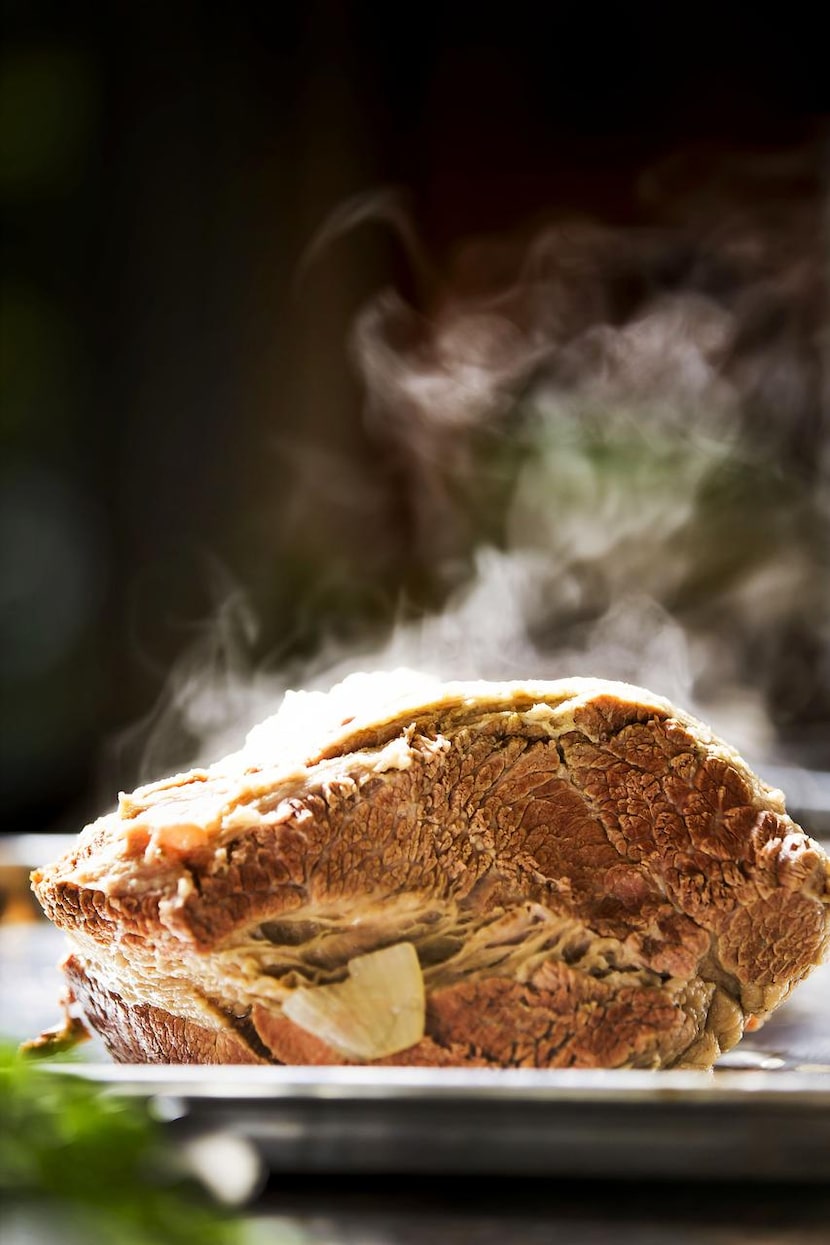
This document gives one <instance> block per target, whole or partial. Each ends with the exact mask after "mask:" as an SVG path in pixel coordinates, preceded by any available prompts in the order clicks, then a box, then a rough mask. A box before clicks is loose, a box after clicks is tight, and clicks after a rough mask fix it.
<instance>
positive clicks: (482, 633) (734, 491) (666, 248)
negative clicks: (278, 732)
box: [149, 148, 830, 772]
mask: <svg viewBox="0 0 830 1245" xmlns="http://www.w3.org/2000/svg"><path fill="white" fill-rule="evenodd" d="M690 168H691V169H692V172H690V171H689V169H690ZM695 168H696V169H697V173H694V169H695ZM701 168H703V170H704V171H703V172H701ZM684 175H685V176H686V179H687V184H686V186H685V188H684V187H683V177H684ZM695 177H697V180H695ZM678 187H680V188H679V189H678ZM643 195H644V199H646V200H647V201H648V203H649V205H650V207H649V211H650V214H651V217H652V224H651V225H650V227H649V228H648V229H641V230H638V231H623V230H614V229H610V228H606V227H603V226H600V225H597V224H593V223H586V222H576V223H574V222H565V223H563V222H558V223H556V224H555V225H552V226H551V227H549V228H548V229H546V230H544V231H542V232H541V233H539V234H538V235H537V237H536V238H534V239H533V240H532V242H531V243H530V244H529V245H528V246H522V247H519V246H517V248H516V257H515V262H513V265H512V273H511V274H510V275H509V277H508V278H505V276H504V273H505V267H506V265H505V259H504V255H505V243H504V240H500V241H499V242H498V244H497V245H496V244H488V243H482V244H479V245H478V246H477V247H469V248H467V250H466V251H465V252H464V253H463V254H461V255H460V256H459V259H458V263H457V270H456V272H455V273H454V274H450V277H449V278H448V280H447V281H445V282H444V283H442V284H441V285H440V286H438V285H433V287H432V288H433V290H434V291H435V292H434V294H433V297H432V303H431V305H427V306H422V307H419V308H418V309H415V308H413V307H410V306H407V305H406V303H405V302H404V301H403V300H402V298H401V297H400V296H399V295H397V294H395V293H392V292H385V293H383V294H381V295H380V296H379V297H378V298H377V299H376V300H374V301H373V302H372V303H371V305H369V306H368V307H367V308H366V309H365V310H364V312H363V313H362V315H361V316H360V317H359V320H358V322H357V324H356V326H355V327H354V331H353V337H352V349H353V355H354V359H355V361H356V365H357V367H358V369H359V372H360V375H361V377H362V380H363V384H364V389H365V395H366V398H365V402H366V421H367V429H368V432H369V435H370V436H371V438H372V439H373V441H374V443H375V444H376V445H377V446H380V447H382V449H383V451H384V453H385V454H386V461H387V462H389V463H392V464H394V486H390V488H391V487H394V489H395V490H396V491H397V495H396V498H395V501H396V507H397V509H398V510H400V509H401V507H402V508H403V512H404V516H405V517H404V521H403V532H404V535H403V537H402V544H401V546H400V548H401V558H402V561H403V562H404V563H405V564H406V566H407V567H412V566H415V567H418V568H420V570H421V572H422V575H423V576H424V577H426V578H427V579H428V580H429V582H430V583H431V584H432V585H433V586H434V587H435V590H436V592H437V594H438V595H439V596H440V597H441V598H442V600H443V605H442V608H440V609H437V610H431V611H427V612H425V613H424V612H420V613H419V612H418V611H415V612H414V616H413V611H411V610H410V611H409V613H408V616H407V617H406V618H405V619H404V618H401V617H396V614H395V611H396V608H397V607H396V605H395V603H394V602H393V603H392V605H391V606H390V609H389V610H388V611H387V613H386V617H385V619H381V620H380V621H381V624H382V625H381V630H382V631H384V630H385V635H383V636H382V637H381V638H380V639H378V633H377V628H376V629H375V631H374V632H373V634H372V638H371V641H369V639H368V638H367V640H366V641H365V642H364V643H362V644H361V643H355V642H354V640H351V641H350V642H349V643H347V644H346V643H343V642H337V643H335V642H331V643H329V644H326V645H324V646H323V648H322V649H321V650H320V651H318V652H317V653H316V654H315V655H314V657H313V659H311V660H309V659H307V658H306V659H304V660H303V662H302V663H294V664H289V665H288V666H284V667H283V668H282V669H281V670H280V671H279V673H276V674H274V673H270V674H269V673H265V672H263V671H262V670H259V671H256V670H254V669H251V668H250V666H249V665H246V664H245V657H244V654H245V649H246V642H245V635H244V628H243V629H242V631H241V632H240V629H239V627H238V626H236V625H232V624H231V620H232V619H233V617H234V610H233V609H231V610H230V613H228V611H227V610H226V611H225V614H224V615H223V616H222V619H221V628H222V630H221V632H218V633H216V634H218V635H219V639H220V642H217V640H216V634H214V636H213V638H212V639H211V640H210V641H209V643H208V649H209V653H208V656H209V658H210V660H208V661H206V660H205V652H204V643H203V652H202V655H201V656H198V655H197V657H196V659H195V661H194V659H193V657H191V658H190V659H189V662H188V665H187V667H186V668H182V669H180V671H179V672H178V674H177V675H176V676H175V677H174V679H173V682H172V683H171V685H170V689H169V690H168V695H167V698H166V703H165V707H164V712H163V713H162V715H161V716H162V719H163V722H164V729H163V731H162V733H161V734H158V733H156V744H155V745H154V747H153V750H152V753H151V756H150V766H149V769H150V770H151V771H155V772H158V771H159V770H161V769H163V768H165V765H166V764H167V763H168V761H169V758H168V757H165V755H164V753H165V750H166V749H167V748H168V746H169V724H170V721H171V716H172V718H173V719H175V722H176V724H177V727H176V729H178V730H179V731H181V729H182V728H183V729H184V731H185V733H186V734H187V736H189V737H190V738H192V739H194V740H198V741H199V742H200V744H201V750H202V752H203V754H205V755H207V756H209V757H212V756H216V755H218V754H220V753H221V752H222V751H227V750H230V749H232V748H234V747H235V746H237V745H238V743H239V740H240V736H241V734H242V733H244V730H246V729H247V728H249V727H250V726H251V725H253V723H254V722H255V721H256V720H257V718H259V717H261V716H264V714H265V713H267V712H269V711H272V710H273V709H274V708H275V706H276V703H277V702H278V700H279V697H280V695H281V694H282V692H283V691H284V690H285V688H286V687H289V686H298V685H303V686H306V687H311V688H325V687H327V686H328V685H330V684H331V683H332V682H334V681H336V680H337V679H339V678H341V677H343V676H345V675H347V674H348V673H350V672H351V671H353V670H355V669H367V670H371V669H394V668H396V667H400V666H408V667H414V668H417V669H426V670H429V671H431V672H433V673H435V674H437V675H440V676H442V677H446V678H481V677H485V678H499V679H503V678H511V677H516V678H521V677H534V678H556V677H560V676H563V675H567V674H574V673H581V674H589V675H596V676H601V677H608V678H617V679H624V680H628V681H631V682H635V683H639V684H642V685H645V686H647V687H650V688H652V689H653V690H654V691H656V692H658V693H660V694H662V695H665V696H668V697H669V698H671V699H674V700H676V701H677V702H679V703H681V704H682V705H684V706H685V707H687V708H690V709H692V711H695V712H697V713H698V714H699V715H700V716H702V717H705V718H707V719H708V720H709V721H711V722H712V724H713V726H714V727H715V729H716V730H718V731H719V732H720V733H722V734H724V735H725V736H727V737H728V738H729V739H730V741H731V742H733V743H734V744H735V745H736V746H738V747H739V748H740V749H741V750H742V751H744V752H745V753H746V754H747V755H748V756H749V757H750V758H751V759H753V760H755V761H756V762H763V761H779V762H780V761H782V760H784V761H786V760H788V759H789V760H792V759H797V760H799V761H801V762H803V763H805V764H812V765H818V766H821V765H822V764H824V765H826V764H827V757H826V756H822V750H823V748H824V743H823V741H824V740H826V731H827V725H828V722H830V623H828V619H830V599H828V598H830V576H828V573H827V572H828V566H827V563H828V551H830V487H828V486H829V485H830V452H829V451H828V444H829V442H828V434H827V425H826V418H825V406H826V402H827V398H828V394H829V393H830V385H829V384H828V379H827V369H826V341H827V309H826V305H825V301H824V288H825V287H824V278H825V275H826V270H827V263H826V257H827V246H826V229H825V222H824V221H823V219H822V212H823V207H822V205H823V186H822V182H821V163H820V159H819V154H818V152H817V150H816V149H815V148H809V149H806V150H804V151H802V152H800V153H798V154H797V155H793V154H792V153H790V155H789V157H788V159H786V160H774V159H772V158H770V159H769V160H767V161H763V160H758V159H755V158H753V159H748V158H746V159H743V160H742V159H740V158H738V157H736V156H732V157H730V159H729V160H728V161H725V162H724V161H721V163H720V164H718V162H717V161H714V162H710V165H709V166H708V167H706V166H705V165H704V166H701V165H700V163H699V162H698V164H697V165H695V163H694V161H692V162H689V164H687V166H686V169H685V173H684V166H683V164H682V162H677V161H676V162H675V163H674V164H673V166H672V167H671V168H670V169H669V170H668V171H664V173H663V175H662V177H661V175H660V174H659V173H653V174H650V175H649V177H648V178H647V179H644V185H643ZM380 206H381V207H382V209H383V210H382V211H379V213H376V215H380V216H381V217H383V218H384V219H389V217H390V212H391V211H392V209H391V207H390V201H389V200H388V199H383V200H382V201H381V204H380ZM370 208H371V204H367V203H358V204H351V205H349V210H348V212H347V213H345V216H344V215H343V213H341V217H342V219H341V218H338V219H337V220H336V221H335V222H334V224H333V225H332V229H333V230H334V232H335V233H337V232H339V231H340V230H341V229H342V227H343V226H344V224H346V225H354V224H355V223H360V222H364V221H365V220H367V219H369V218H370V216H371V215H372V213H371V211H370ZM407 228H409V226H407ZM329 232H331V230H330V231H329ZM325 240H326V239H324V241H325ZM318 249H319V248H318ZM314 253H315V254H316V253H317V252H316V251H315V252H314ZM494 256H495V257H496V258H495V259H494ZM496 260H497V261H498V262H496ZM507 266H508V267H509V265H507ZM496 269H497V270H498V273H499V278H498V280H496V279H494V280H492V281H490V280H488V273H489V272H490V271H492V270H496ZM471 274H472V275H471ZM345 467H346V469H347V470H348V468H349V464H345ZM334 474H336V472H335V473H334ZM381 487H385V483H384V482H381ZM294 504H295V506H299V507H300V510H302V505H303V504H304V503H303V499H302V497H301V496H300V495H299V494H298V495H297V496H296V497H295V498H294ZM314 504H315V505H319V504H324V503H323V502H321V499H320V495H319V492H318V493H317V494H316V495H315V498H314ZM390 522H392V520H391V519H390ZM404 578H405V577H402V580H403V579H404ZM376 621H377V620H376ZM165 741H167V742H165Z"/></svg>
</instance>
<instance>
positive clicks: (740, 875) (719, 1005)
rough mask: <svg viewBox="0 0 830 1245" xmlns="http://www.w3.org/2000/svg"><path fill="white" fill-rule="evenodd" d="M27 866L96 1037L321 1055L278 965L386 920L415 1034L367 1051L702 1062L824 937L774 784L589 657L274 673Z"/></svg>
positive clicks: (366, 944) (345, 948) (313, 965)
mask: <svg viewBox="0 0 830 1245" xmlns="http://www.w3.org/2000/svg"><path fill="white" fill-rule="evenodd" d="M34 884H35V890H36V892H37V894H38V897H39V899H40V901H41V903H42V904H43V906H44V909H45V910H46V912H47V914H48V915H49V916H50V918H51V919H52V920H53V921H54V922H55V923H56V924H57V925H59V926H60V927H61V928H63V929H64V930H66V931H67V933H68V934H69V937H70V942H71V944H72V952H71V955H70V957H69V958H68V960H67V962H66V965H65V971H66V974H67V978H68V981H69V985H70V991H71V997H72V998H73V999H74V1001H75V1003H76V1004H77V1005H78V1006H79V1007H80V1008H81V1010H82V1011H83V1013H84V1015H85V1016H86V1018H87V1020H88V1021H89V1023H90V1024H91V1025H92V1026H93V1027H94V1028H95V1029H96V1030H98V1032H100V1033H101V1034H102V1035H103V1037H104V1039H105V1041H106V1043H107V1045H108V1047H109V1049H110V1050H111V1052H112V1053H113V1055H114V1056H115V1057H116V1058H118V1059H123V1060H151V1061H171V1062H183V1061H186V1062H190V1061H194V1062H258V1061H261V1062H280V1063H343V1062H348V1061H349V1058H348V1056H346V1055H344V1051H343V1048H339V1047H338V1046H337V1045H336V1043H335V1044H334V1045H332V1044H331V1043H329V1042H327V1041H324V1040H323V1039H322V1038H321V1036H320V1030H315V1029H314V1027H313V1026H311V1027H310V1028H309V1027H308V1026H304V1025H303V1024H300V1023H296V1022H295V1019H292V1018H291V1016H290V1015H289V1014H288V1013H289V1012H291V1015H292V1016H295V1017H296V1015H297V1014H298V1012H297V1010H296V1007H294V1006H293V1004H296V1002H297V999H298V998H299V997H300V996H299V994H298V992H304V993H303V995H302V997H303V998H305V999H310V1000H311V1003H312V1004H314V1003H315V1001H318V1000H319V999H320V997H321V995H320V994H319V993H315V992H319V991H323V992H324V993H326V992H327V993H328V994H331V990H330V989H329V988H330V987H332V986H335V987H336V986H338V985H339V986H340V987H341V990H342V988H343V983H344V982H347V981H348V980H349V974H350V973H353V972H355V965H360V964H362V963H364V962H366V961H364V960H363V959H361V957H367V956H368V957H370V958H371V956H372V953H374V952H376V951H377V950H378V949H379V948H385V947H392V946H395V945H398V944H401V943H406V944H410V945H411V946H412V947H414V949H415V952H416V953H417V963H418V964H419V965H420V974H421V975H422V977H423V986H424V988H425V991H426V1004H425V1020H424V1027H423V1037H421V1038H420V1040H418V1041H416V1042H414V1044H412V1045H410V1046H408V1047H407V1048H406V1049H402V1050H397V1051H395V1052H394V1053H392V1054H390V1055H383V1056H379V1057H378V1058H376V1059H372V1060H370V1061H371V1062H378V1063H393V1064H429V1065H433V1064H473V1065H480V1066H487V1065H496V1066H505V1067H507V1066H539V1067H571V1066H573V1067H596V1066H602V1067H624V1066H631V1067H661V1066H663V1067H666V1066H702V1067H708V1066H710V1065H711V1063H712V1062H713V1061H714V1060H715V1059H716V1058H717V1056H718V1055H719V1053H720V1052H721V1051H723V1050H726V1049H728V1048H729V1047H731V1046H733V1045H734V1044H735V1042H737V1041H738V1040H739V1039H740V1037H741V1035H742V1033H743V1031H744V1029H745V1028H746V1027H747V1025H751V1026H752V1027H757V1025H758V1024H759V1023H761V1022H762V1021H763V1019H764V1018H765V1017H766V1015H768V1014H769V1012H770V1011H771V1010H772V1009H773V1008H774V1007H775V1006H776V1005H777V1004H778V1003H779V1002H781V1001H782V1000H783V999H784V998H785V997H786V996H787V994H788V993H789V992H790V990H791V989H792V987H793V986H794V985H795V984H796V983H797V982H798V981H799V980H800V979H801V978H802V977H804V976H805V975H806V974H807V973H808V972H809V971H810V969H811V968H813V967H814V966H815V965H816V964H817V963H818V962H819V961H820V960H821V959H822V957H823V955H824V953H825V951H826V948H827V944H828V937H829V936H830V863H828V860H827V858H826V857H825V856H824V855H823V853H822V851H821V849H820V848H819V847H818V845H817V844H816V843H814V842H813V841H812V840H810V839H809V838H808V837H807V836H806V835H805V834H804V833H803V832H802V831H801V830H800V829H799V827H797V826H796V825H795V824H794V823H793V822H792V821H791V820H790V818H789V817H788V816H787V815H786V812H785V811H784V806H783V801H782V797H781V794H780V792H776V791H773V790H770V789H769V788H767V787H766V786H764V784H762V783H761V782H760V781H759V780H758V779H757V778H756V777H755V776H754V775H753V774H752V773H751V771H750V770H749V769H748V768H747V767H746V765H745V764H744V763H743V761H742V760H741V759H740V758H739V757H738V756H737V754H736V753H735V752H734V751H733V750H732V749H730V748H729V747H728V746H727V745H725V744H723V743H722V742H720V741H719V740H717V739H714V738H713V737H712V736H711V735H710V733H709V732H708V730H707V729H706V728H705V727H704V726H702V725H701V724H700V723H699V722H696V721H695V720H694V719H692V718H690V717H688V716H687V715H686V714H684V713H682V712H680V711H678V710H677V709H674V708H673V707H672V706H671V705H669V704H668V703H667V702H665V701H663V700H661V699H660V698H658V697H654V696H652V695H651V694H650V693H648V692H644V691H642V690H641V689H637V688H632V687H628V686H626V685H623V684H611V683H601V682H599V681H595V680H579V679H571V680H568V681H565V682H561V683H538V684H485V683H475V684H448V685H441V684H438V683H434V682H432V681H428V682H426V683H424V682H419V683H417V684H416V685H413V686H405V687H404V688H403V689H401V688H400V687H399V686H398V685H397V684H395V683H391V684H390V683H389V682H388V681H386V680H385V679H384V677H383V676H378V677H376V678H374V679H371V678H368V679H365V680H364V681H363V682H361V681H360V680H357V681H355V680H347V681H346V683H345V684H343V685H341V687H340V688H338V689H335V690H334V691H333V692H332V693H331V694H330V695H329V696H328V697H323V696H320V695H319V694H311V695H309V696H302V695H301V696H296V697H294V698H293V699H291V698H289V699H287V700H286V704H285V706H284V708H283V710H282V711H281V713H280V715H278V717H277V718H276V719H275V720H273V721H272V722H271V723H269V724H266V725H264V726H263V727H261V728H258V730H257V731H256V732H254V733H253V734H252V736H251V737H250V739H249V742H248V744H247V745H246V748H245V749H243V751H242V752H240V753H237V754H235V755H234V756H232V757H229V758H226V760H225V761H222V762H219V763H218V764H217V765H215V766H213V767H211V768H210V769H208V770H195V771H192V772H190V773H188V774H184V775H180V776H177V777H175V778H172V779H169V780H167V781H165V782H161V783H157V784H154V785H152V786H149V787H145V788H142V789H140V790H138V791H136V792H135V793H134V794H133V795H132V796H126V797H122V798H121V802H120V806H119V809H118V811H117V812H116V813H113V814H111V815H109V816H107V817H104V818H102V819H101V820H99V821H98V822H96V823H94V824H93V825H92V826H90V827H88V828H87V829H86V830H85V831H84V832H83V834H82V836H81V838H80V840H79V843H78V846H77V847H76V849H75V850H74V851H72V852H70V853H69V854H67V855H66V856H65V857H64V858H63V859H61V860H60V861H58V862H57V863H56V864H55V865H53V866H52V867H51V868H47V869H44V870H42V871H39V872H38V873H36V874H35V875H34ZM335 994H336V991H335ZM292 996H293V1002H292ZM344 997H345V995H344ZM292 1007H293V1010H292ZM347 1049H348V1048H347Z"/></svg>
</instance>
